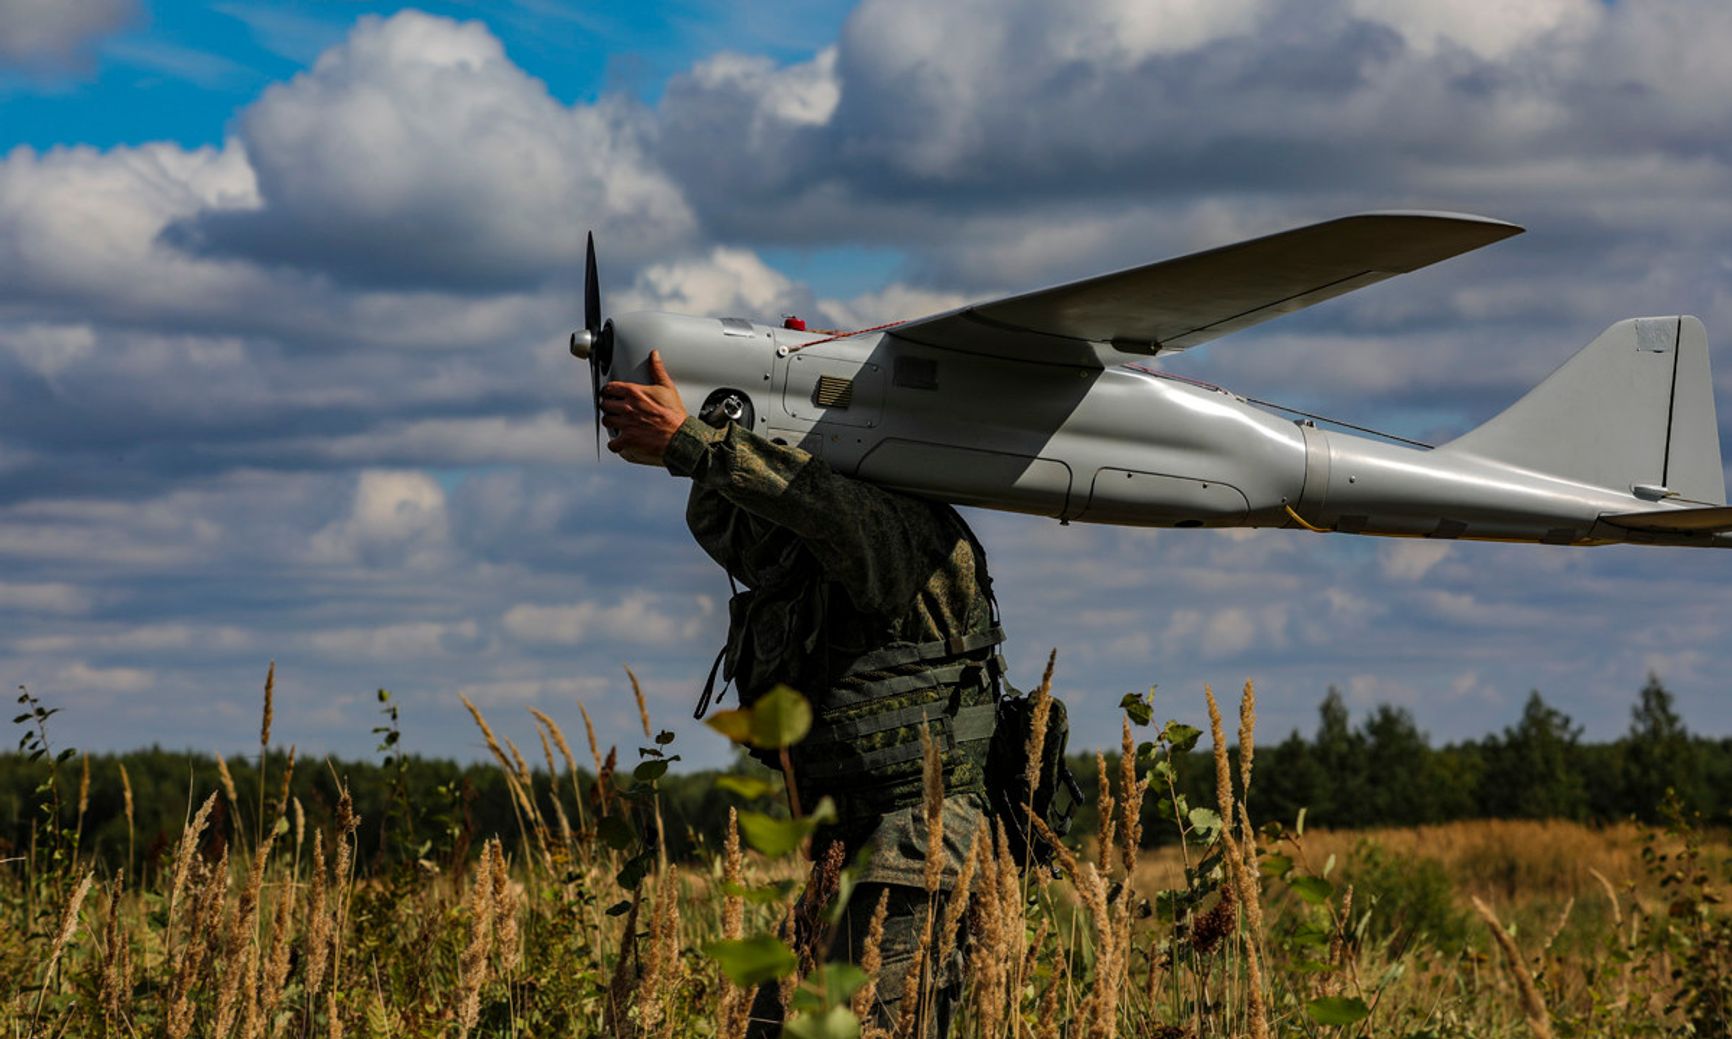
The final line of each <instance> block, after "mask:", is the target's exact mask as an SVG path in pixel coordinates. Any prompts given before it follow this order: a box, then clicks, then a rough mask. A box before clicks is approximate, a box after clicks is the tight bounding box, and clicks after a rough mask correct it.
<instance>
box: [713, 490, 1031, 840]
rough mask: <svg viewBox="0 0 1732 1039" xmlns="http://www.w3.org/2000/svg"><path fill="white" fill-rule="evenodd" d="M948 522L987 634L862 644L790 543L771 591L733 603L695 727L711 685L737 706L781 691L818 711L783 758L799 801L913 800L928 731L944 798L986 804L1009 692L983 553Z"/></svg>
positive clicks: (878, 807)
mask: <svg viewBox="0 0 1732 1039" xmlns="http://www.w3.org/2000/svg"><path fill="white" fill-rule="evenodd" d="M943 510H944V513H945V519H946V520H947V521H948V522H949V524H950V525H951V527H952V529H954V530H955V531H956V532H957V533H958V534H959V535H960V536H961V537H963V538H965V539H966V540H967V542H968V544H969V548H970V550H971V551H972V552H973V554H974V563H975V580H976V583H977V585H978V586H979V590H980V593H981V594H982V595H984V597H985V599H986V602H987V606H988V611H987V612H988V626H987V628H986V629H985V630H977V631H945V632H941V633H940V634H941V636H942V637H940V638H936V639H930V640H927V641H919V642H916V641H912V640H907V639H896V638H884V637H883V634H882V632H881V631H879V632H874V633H872V634H870V635H868V634H867V633H868V632H869V631H871V629H872V628H873V627H875V626H874V625H870V624H866V623H864V619H863V617H862V615H861V614H859V613H858V612H857V611H855V610H854V609H853V606H852V603H851V602H850V601H849V600H848V597H847V595H846V593H845V592H843V591H842V589H841V588H840V587H839V586H838V585H836V584H835V583H834V582H832V581H830V580H828V579H827V578H826V576H825V575H824V573H823V570H822V568H821V567H820V566H819V565H818V564H817V562H816V560H815V559H814V558H813V557H812V556H811V555H810V553H809V552H807V551H806V550H805V549H804V548H803V547H802V546H799V545H798V543H797V542H794V543H791V548H790V550H789V551H788V552H786V553H784V555H783V557H782V560H781V563H780V564H779V565H778V566H777V568H776V572H775V573H774V574H773V575H771V579H769V580H760V581H759V582H758V584H757V586H756V587H754V588H752V589H749V590H746V591H743V592H741V591H736V594H735V595H734V597H733V598H732V599H731V600H730V601H729V631H728V642H727V645H726V646H724V647H723V649H722V651H721V653H720V654H718V656H717V658H716V662H715V664H714V665H712V667H711V668H710V674H709V678H708V680H707V681H706V682H705V685H704V691H703V694H702V697H701V698H700V700H699V702H698V708H697V711H696V716H698V717H702V716H703V713H704V712H705V711H706V710H707V709H708V707H709V705H710V703H711V701H712V699H713V698H714V695H713V694H714V692H715V688H716V687H715V683H716V676H717V674H718V673H720V675H721V677H722V678H723V679H724V681H726V682H732V684H734V685H735V686H736V688H738V689H739V691H740V699H741V702H742V703H744V704H749V703H750V702H751V701H752V700H753V699H755V697H756V696H758V695H761V694H762V693H763V692H765V691H767V690H768V689H769V688H770V687H772V686H773V685H775V684H776V683H777V682H785V683H786V684H788V685H790V686H792V687H794V688H795V689H797V690H799V691H801V692H802V693H804V694H805V695H806V696H807V697H808V698H809V699H810V700H811V702H812V705H813V709H814V720H813V725H812V729H811V731H810V733H809V734H808V735H807V737H806V739H804V740H803V741H801V742H800V743H799V744H797V745H796V746H794V747H793V748H791V749H790V757H791V759H792V761H793V764H794V769H795V772H796V775H797V778H798V780H799V782H800V783H801V786H802V793H803V795H804V791H805V789H806V788H807V787H808V786H811V787H815V788H816V789H817V790H820V791H826V790H827V791H829V792H832V793H833V794H835V795H836V796H837V799H838V801H839V802H843V803H844V804H843V807H844V814H848V807H849V806H855V807H859V808H862V809H866V810H870V811H879V812H881V811H885V810H888V809H889V808H892V807H898V806H900V803H903V802H906V803H913V801H914V800H918V796H917V794H912V795H911V791H910V790H908V789H906V788H907V787H908V786H909V785H910V780H912V785H913V787H915V788H916V789H917V788H918V777H919V774H920V764H919V763H920V761H921V759H922V757H923V755H924V749H923V746H922V743H921V739H920V730H921V729H922V728H923V727H924V728H926V729H927V731H928V732H930V734H931V735H932V737H933V738H934V739H936V740H937V741H938V745H939V748H940V750H941V752H942V756H943V764H944V773H945V787H946V793H957V792H962V791H975V792H983V791H984V780H983V776H984V771H985V761H986V757H987V747H988V745H989V743H990V741H991V739H992V734H993V730H994V727H995V725H996V720H997V703H998V699H999V695H1000V692H999V691H1000V688H1001V686H1002V685H1003V684H1004V660H1003V658H1002V657H1001V656H1000V655H999V652H998V647H999V645H1000V644H1001V643H1002V642H1003V641H1004V631H1003V628H1002V627H1001V626H1000V623H999V615H998V604H997V601H996V599H995V597H994V596H993V593H992V580H991V577H990V575H989V574H988V571H987V567H986V554H985V552H984V551H983V550H982V548H981V546H980V544H979V542H978V540H977V539H976V538H975V537H974V534H973V532H972V531H971V530H970V529H969V528H968V525H967V524H966V523H965V522H963V520H962V518H961V517H960V516H958V515H957V514H956V512H955V510H954V509H951V508H950V507H949V506H944V507H943ZM731 580H732V575H730V581H731ZM964 612H965V613H966V612H973V611H964ZM962 623H964V624H966V623H967V622H966V621H964V622H962ZM878 627H881V625H878ZM854 643H860V644H858V645H855V644H854ZM724 692H725V687H724ZM766 763H769V764H772V765H774V762H766ZM891 788H897V789H891Z"/></svg>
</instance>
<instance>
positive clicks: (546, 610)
mask: <svg viewBox="0 0 1732 1039" xmlns="http://www.w3.org/2000/svg"><path fill="white" fill-rule="evenodd" d="M714 608H715V604H714V602H713V601H712V600H709V599H706V598H701V597H700V598H698V599H696V600H689V599H688V600H685V601H672V600H669V599H668V597H665V596H659V595H653V594H649V593H635V594H632V595H628V596H626V597H625V598H623V599H621V600H619V601H617V602H613V603H604V602H598V601H593V600H591V601H585V602H579V603H571V604H566V605H551V606H543V605H537V604H532V603H524V604H520V605H517V606H513V607H512V608H511V609H509V610H507V611H506V612H505V616H504V617H503V618H502V621H501V623H502V625H503V626H504V628H505V630H506V631H507V632H508V633H510V634H511V635H512V636H513V637H514V638H516V639H518V640H520V641H522V642H529V643H536V642H541V643H554V644H559V645H578V644H583V643H592V644H600V643H606V642H628V643H635V644H643V645H657V644H662V645H666V644H670V643H674V642H680V641H685V640H689V639H691V638H693V637H694V636H696V635H697V634H698V632H699V631H701V630H702V626H703V620H704V618H705V617H707V616H708V615H709V614H711V613H713V612H714Z"/></svg>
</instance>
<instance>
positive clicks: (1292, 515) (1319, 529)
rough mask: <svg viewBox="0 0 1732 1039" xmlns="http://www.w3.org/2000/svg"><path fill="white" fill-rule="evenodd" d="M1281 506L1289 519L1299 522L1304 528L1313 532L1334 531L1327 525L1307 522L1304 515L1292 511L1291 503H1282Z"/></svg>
mask: <svg viewBox="0 0 1732 1039" xmlns="http://www.w3.org/2000/svg"><path fill="white" fill-rule="evenodd" d="M1282 508H1284V509H1286V510H1287V517H1288V518H1289V519H1291V520H1292V521H1293V522H1294V523H1297V524H1299V525H1300V526H1301V527H1304V528H1305V529H1306V530H1309V531H1310V532H1311V533H1313V534H1332V533H1334V531H1332V530H1330V529H1329V528H1328V527H1319V526H1317V525H1316V524H1314V523H1310V522H1307V521H1306V519H1305V517H1304V516H1301V515H1299V514H1298V513H1297V512H1294V511H1293V506H1291V505H1283V506H1282Z"/></svg>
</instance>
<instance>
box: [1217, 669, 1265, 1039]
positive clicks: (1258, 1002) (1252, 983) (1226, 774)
mask: <svg viewBox="0 0 1732 1039" xmlns="http://www.w3.org/2000/svg"><path fill="white" fill-rule="evenodd" d="M1203 697H1204V699H1205V700H1207V701H1208V704H1209V733H1210V736H1211V737H1212V738H1213V740H1214V751H1215V798H1216V801H1217V803H1218V806H1219V810H1220V813H1221V840H1222V841H1223V842H1225V844H1226V846H1227V854H1226V859H1227V866H1228V870H1229V871H1230V873H1231V876H1232V878H1233V881H1232V882H1233V889H1234V893H1235V895H1236V896H1237V897H1238V899H1239V902H1240V904H1241V905H1242V906H1243V907H1244V911H1245V918H1246V922H1247V923H1248V924H1249V925H1250V928H1249V929H1250V933H1249V934H1248V935H1246V936H1245V940H1244V943H1243V947H1244V950H1245V974H1246V988H1247V991H1246V1004H1247V1005H1246V1011H1247V1015H1248V1017H1249V1021H1248V1024H1249V1025H1250V1027H1251V1036H1252V1039H1267V1037H1268V1035H1269V1015H1268V1009H1267V1005H1266V1004H1265V1002H1264V995H1263V964H1262V956H1261V955H1260V953H1259V950H1258V948H1257V938H1258V936H1259V935H1260V934H1261V933H1262V932H1261V926H1262V912H1261V909H1260V908H1259V909H1258V910H1257V911H1256V912H1255V914H1253V910H1252V904H1253V903H1254V902H1256V901H1257V899H1258V895H1259V891H1258V888H1257V874H1256V870H1255V868H1254V864H1253V863H1248V862H1247V860H1246V851H1247V849H1246V848H1245V847H1244V846H1243V845H1242V844H1241V842H1240V841H1239V839H1238V838H1237V837H1235V836H1234V835H1233V831H1234V829H1235V826H1234V820H1235V819H1237V818H1239V817H1240V816H1241V813H1239V812H1236V811H1235V801H1236V799H1235V798H1234V796H1233V773H1232V769H1231V767H1230V765H1229V763H1228V760H1227V737H1226V733H1225V731H1224V730H1223V728H1222V725H1221V708H1220V706H1219V705H1218V704H1216V703H1215V691H1214V690H1213V689H1211V688H1210V687H1209V686H1207V685H1205V686H1203ZM1243 760H1245V759H1244V758H1243V757H1242V758H1241V761H1243ZM1250 854H1252V855H1253V856H1254V855H1255V854H1256V853H1255V851H1254V850H1252V851H1251V852H1250ZM1259 905H1260V903H1259Z"/></svg>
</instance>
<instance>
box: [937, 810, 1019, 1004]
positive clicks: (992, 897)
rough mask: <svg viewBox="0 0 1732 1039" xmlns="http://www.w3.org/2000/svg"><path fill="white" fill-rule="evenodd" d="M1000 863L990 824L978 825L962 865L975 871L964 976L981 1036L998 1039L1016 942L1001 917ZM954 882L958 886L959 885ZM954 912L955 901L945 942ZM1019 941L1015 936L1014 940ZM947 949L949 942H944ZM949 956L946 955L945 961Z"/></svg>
mask: <svg viewBox="0 0 1732 1039" xmlns="http://www.w3.org/2000/svg"><path fill="white" fill-rule="evenodd" d="M1002 868H1003V863H1002V862H1001V860H1000V858H999V856H998V854H997V851H996V849H995V847H994V845H993V831H992V826H991V824H990V823H987V822H986V821H984V820H983V821H982V822H981V832H979V833H977V834H976V835H975V838H974V847H973V848H971V849H969V856H968V860H967V861H966V862H964V863H963V874H964V875H967V874H968V873H969V872H970V870H971V869H977V870H979V872H980V881H979V886H978V893H977V894H976V895H975V897H974V898H973V899H972V900H971V901H970V904H969V909H970V914H971V915H970V918H969V938H968V940H969V957H968V962H969V973H970V974H971V975H972V976H973V977H972V978H971V981H972V984H973V988H974V996H975V999H974V1005H975V1007H976V1008H977V1012H976V1016H977V1017H978V1018H979V1021H980V1034H982V1035H993V1036H995V1035H998V1034H999V1032H1000V1031H1001V1030H1002V1028H1003V1025H1004V1018H1005V1013H1006V1011H1007V1010H1008V1009H1009V1007H1010V1005H1011V1004H1010V1003H1009V1002H1008V1001H1007V992H1006V990H1007V988H1009V987H1010V975H1011V963H1010V959H1011V957H1012V956H1016V958H1017V959H1021V957H1020V956H1017V952H1018V949H1017V947H1018V946H1019V945H1020V941H1012V940H1011V937H1012V934H1011V926H1012V924H1011V922H1010V920H1009V919H1008V918H1007V915H1006V912H1005V910H1006V908H1007V907H1006V906H1005V903H1004V900H1003V898H1002V897H1001V891H1000V881H1001V879H1002V878H1001V873H1002ZM960 881H961V877H958V887H960V886H961V883H960ZM957 908H958V902H957V901H952V903H951V904H950V905H949V906H947V907H946V912H945V927H944V931H945V932H946V938H948V936H949V932H950V931H951V930H953V929H954V926H955V925H954V924H953V923H951V922H950V916H951V913H952V912H953V911H954V910H956V909H957ZM1019 937H1020V936H1019ZM945 944H946V945H947V944H948V942H946V943H945ZM947 955H948V954H947V953H946V956H947Z"/></svg>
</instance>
